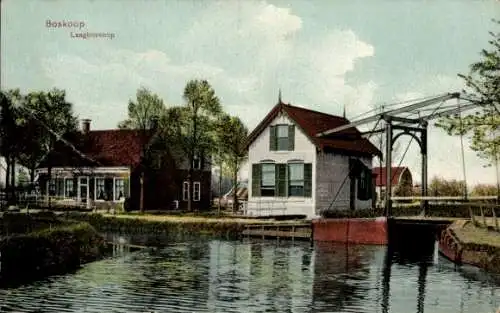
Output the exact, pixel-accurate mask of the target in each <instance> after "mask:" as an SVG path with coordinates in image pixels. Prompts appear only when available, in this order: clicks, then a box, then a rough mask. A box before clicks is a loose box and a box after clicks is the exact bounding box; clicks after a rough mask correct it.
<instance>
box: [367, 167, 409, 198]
mask: <svg viewBox="0 0 500 313" xmlns="http://www.w3.org/2000/svg"><path fill="white" fill-rule="evenodd" d="M373 174H374V175H376V177H377V178H376V180H375V187H376V192H377V199H378V200H379V201H384V199H385V192H386V184H387V180H386V177H387V176H386V168H385V167H374V168H373ZM391 176H392V178H391V195H393V196H395V195H396V191H397V190H399V193H400V194H401V196H411V195H412V193H413V190H412V189H413V176H412V174H411V171H410V169H409V168H408V167H406V166H393V167H391Z"/></svg>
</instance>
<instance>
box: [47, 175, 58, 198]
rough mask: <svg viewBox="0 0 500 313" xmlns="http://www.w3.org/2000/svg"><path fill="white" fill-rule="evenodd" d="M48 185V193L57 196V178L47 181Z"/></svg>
mask: <svg viewBox="0 0 500 313" xmlns="http://www.w3.org/2000/svg"><path fill="white" fill-rule="evenodd" d="M47 185H48V186H47V187H48V193H49V196H52V197H53V196H55V195H56V180H55V179H53V178H52V179H51V180H49V182H48V183H47Z"/></svg>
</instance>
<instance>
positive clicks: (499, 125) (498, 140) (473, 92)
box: [436, 21, 500, 166]
mask: <svg viewBox="0 0 500 313" xmlns="http://www.w3.org/2000/svg"><path fill="white" fill-rule="evenodd" d="M495 23H496V24H500V22H499V21H495ZM490 35H491V36H492V39H491V40H490V41H489V43H490V45H491V46H492V47H491V49H490V50H486V49H483V50H482V51H481V53H480V54H481V57H482V60H480V61H478V62H475V63H473V64H472V65H471V66H470V72H469V74H467V75H463V74H458V76H459V77H460V78H462V79H463V80H464V81H465V85H466V89H465V90H464V91H463V92H464V94H465V95H466V96H467V98H469V99H470V100H471V101H472V102H473V103H475V104H476V105H477V106H478V109H479V110H478V111H477V112H475V113H472V114H468V115H465V116H460V115H459V114H455V115H453V116H449V117H445V118H443V119H441V120H439V121H438V122H437V123H436V125H437V126H438V127H440V128H442V129H444V130H445V131H446V132H447V133H448V134H449V135H470V136H471V137H472V138H471V139H472V141H471V146H470V147H471V149H472V150H474V151H476V152H477V154H478V156H479V157H481V158H482V159H484V160H486V162H487V166H491V165H492V164H498V160H499V159H500V147H499V144H500V33H494V32H490Z"/></svg>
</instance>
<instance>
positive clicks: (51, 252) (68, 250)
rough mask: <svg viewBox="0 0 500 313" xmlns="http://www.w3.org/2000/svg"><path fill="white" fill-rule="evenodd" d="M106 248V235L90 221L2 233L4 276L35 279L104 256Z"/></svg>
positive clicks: (0, 243)
mask: <svg viewBox="0 0 500 313" xmlns="http://www.w3.org/2000/svg"><path fill="white" fill-rule="evenodd" d="M17 218H23V217H21V215H20V214H19V215H18V216H17ZM104 248H105V242H104V240H103V238H102V237H101V236H99V234H98V233H97V232H96V230H95V229H94V228H93V227H92V226H90V225H89V224H88V223H73V222H71V223H68V222H65V223H62V224H59V226H56V227H52V228H43V229H38V230H35V231H33V232H29V233H24V234H15V235H11V236H7V237H3V238H2V239H0V251H1V253H2V277H1V278H2V279H15V280H20V279H23V278H24V279H30V278H31V279H33V278H36V277H39V276H46V275H50V274H55V273H61V272H65V271H67V270H71V269H75V268H77V267H78V266H80V264H83V263H86V262H89V261H93V260H95V259H97V258H99V257H101V256H102V254H103V252H104Z"/></svg>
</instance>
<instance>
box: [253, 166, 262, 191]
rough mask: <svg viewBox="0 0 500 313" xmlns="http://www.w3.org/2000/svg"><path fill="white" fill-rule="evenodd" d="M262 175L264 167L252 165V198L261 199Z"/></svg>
mask: <svg viewBox="0 0 500 313" xmlns="http://www.w3.org/2000/svg"><path fill="white" fill-rule="evenodd" d="M261 173H262V166H261V165H260V164H252V197H260V180H261V176H262V174H261Z"/></svg>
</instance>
